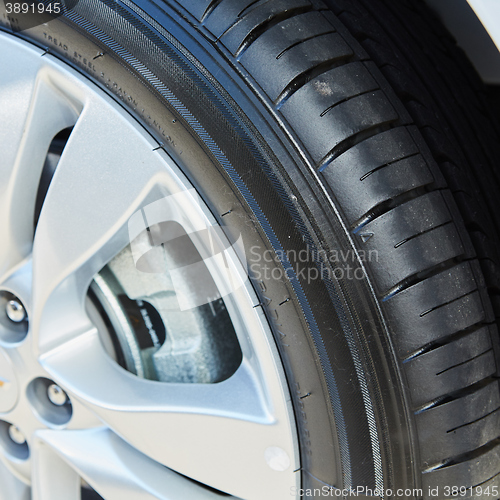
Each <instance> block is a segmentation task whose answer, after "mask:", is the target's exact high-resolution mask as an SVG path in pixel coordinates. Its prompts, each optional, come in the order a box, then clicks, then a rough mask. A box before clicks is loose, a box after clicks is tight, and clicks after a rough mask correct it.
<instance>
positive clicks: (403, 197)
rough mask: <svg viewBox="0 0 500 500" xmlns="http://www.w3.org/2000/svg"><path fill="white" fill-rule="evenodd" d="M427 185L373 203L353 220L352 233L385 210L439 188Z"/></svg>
mask: <svg viewBox="0 0 500 500" xmlns="http://www.w3.org/2000/svg"><path fill="white" fill-rule="evenodd" d="M428 186H430V184H426V185H424V186H418V187H416V188H414V189H410V190H409V191H405V192H404V193H401V194H400V195H398V196H394V198H391V199H389V200H385V201H383V202H381V203H379V204H378V205H375V206H374V207H372V208H371V209H370V211H369V212H367V213H366V214H365V215H363V216H361V217H360V218H359V219H358V220H357V221H355V222H354V223H353V224H352V225H351V231H352V233H354V234H356V233H358V232H359V231H360V229H362V228H363V227H364V226H366V225H367V224H368V223H370V222H373V221H374V220H375V219H377V218H378V217H380V216H382V215H384V214H386V213H387V212H390V211H391V210H392V209H394V208H396V207H399V206H400V205H403V204H404V203H406V202H408V201H411V200H414V199H416V198H419V197H420V196H422V195H424V194H427V193H430V192H435V191H439V189H434V190H432V189H427V187H428Z"/></svg>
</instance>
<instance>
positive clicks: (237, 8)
mask: <svg viewBox="0 0 500 500" xmlns="http://www.w3.org/2000/svg"><path fill="white" fill-rule="evenodd" d="M194 2H196V0H194ZM252 3H253V0H224V1H223V2H221V3H220V4H219V5H217V7H216V8H215V9H214V10H213V11H212V13H211V14H210V15H209V16H208V17H207V18H206V19H205V21H204V26H205V28H207V29H208V31H210V32H211V33H212V35H214V36H215V37H216V38H219V37H220V36H221V35H222V33H224V32H225V31H226V30H227V29H228V28H230V27H231V26H232V25H233V24H234V23H235V22H236V21H237V20H238V16H239V15H240V14H241V13H242V12H243V11H244V10H245V9H246V8H247V7H249V6H250V5H251V4H252Z"/></svg>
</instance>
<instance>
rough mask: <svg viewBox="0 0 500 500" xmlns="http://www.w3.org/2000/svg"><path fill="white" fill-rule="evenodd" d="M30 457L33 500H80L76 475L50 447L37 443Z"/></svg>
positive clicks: (78, 482) (41, 442)
mask: <svg viewBox="0 0 500 500" xmlns="http://www.w3.org/2000/svg"><path fill="white" fill-rule="evenodd" d="M67 432H70V431H67ZM32 455H33V456H32V498H33V500H80V483H81V481H80V477H79V476H78V473H77V472H76V471H75V470H74V469H73V468H71V467H70V466H69V465H68V464H67V463H66V462H65V461H64V460H63V459H62V458H61V457H60V456H58V455H57V454H56V453H55V452H54V450H53V449H52V448H51V447H49V446H47V445H46V444H45V443H44V442H43V441H37V442H36V443H35V445H34V446H33V450H32Z"/></svg>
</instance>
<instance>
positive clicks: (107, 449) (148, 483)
mask: <svg viewBox="0 0 500 500" xmlns="http://www.w3.org/2000/svg"><path fill="white" fill-rule="evenodd" d="M38 437H39V439H42V440H43V442H44V443H45V444H46V445H47V446H48V447H51V449H52V450H53V453H54V454H57V455H58V457H59V459H60V460H61V461H65V462H67V463H68V464H70V465H71V467H72V468H73V469H74V471H76V472H77V473H78V475H79V476H81V477H82V478H83V479H85V481H86V482H87V483H88V484H90V486H92V488H94V489H95V490H96V491H97V492H98V493H99V494H100V495H101V496H102V497H104V498H106V500H153V499H160V500H177V499H179V498H189V499H190V500H210V499H214V500H215V499H218V498H221V496H220V495H219V494H217V493H214V492H211V491H208V490H206V489H204V488H202V487H201V486H199V485H197V484H196V483H193V482H192V481H189V480H188V479H186V478H184V477H183V476H180V475H179V474H176V473H175V472H172V471H171V470H169V469H167V468H166V467H163V466H162V465H160V464H159V463H158V462H155V461H154V460H151V459H150V458H148V457H146V456H145V455H144V454H142V453H140V452H138V451H137V450H135V449H134V448H132V447H131V446H130V445H128V444H127V443H126V442H125V441H123V440H122V439H120V438H119V437H118V436H117V435H116V434H114V433H113V432H111V431H109V430H108V429H104V428H101V429H93V430H84V431H68V432H63V433H61V432H53V431H42V432H40V433H39V434H38ZM54 498H56V497H51V500H53V499H54ZM65 500H66V499H65Z"/></svg>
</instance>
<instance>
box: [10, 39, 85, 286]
mask: <svg viewBox="0 0 500 500" xmlns="http://www.w3.org/2000/svg"><path fill="white" fill-rule="evenodd" d="M2 36H5V35H2ZM6 43H7V44H8V43H11V42H9V41H7V42H6ZM19 57H20V58H19ZM0 67H2V68H9V69H8V71H2V72H0V151H2V154H1V158H0V179H2V183H1V186H0V241H1V242H2V245H0V266H1V267H0V276H1V275H3V274H4V273H5V272H6V271H7V270H8V269H10V268H11V267H12V266H14V265H15V264H17V263H18V262H19V261H20V260H22V259H23V258H25V257H26V256H27V255H28V254H29V252H30V250H31V242H32V240H33V218H34V210H35V200H36V196H37V190H38V183H39V180H40V175H41V172H42V169H43V166H44V162H45V158H46V155H47V151H48V148H49V145H50V143H51V141H52V139H53V138H54V136H55V135H56V134H57V133H58V132H60V131H61V130H63V129H64V128H66V127H69V126H71V125H73V124H74V123H75V121H76V119H77V110H76V109H75V107H74V106H73V105H72V104H71V103H70V102H69V101H68V100H67V98H66V97H65V95H64V94H63V93H62V92H61V91H60V90H58V89H57V87H56V86H55V85H53V83H52V81H51V79H50V75H49V73H48V72H47V71H44V59H43V58H42V57H40V53H38V52H37V51H35V50H32V51H26V52H23V53H22V54H21V55H20V56H19V54H18V52H17V51H14V50H12V51H11V50H7V49H5V50H3V51H2V52H1V53H0Z"/></svg>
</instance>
